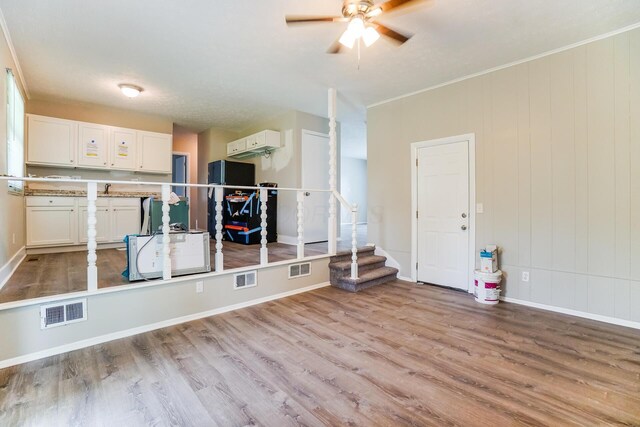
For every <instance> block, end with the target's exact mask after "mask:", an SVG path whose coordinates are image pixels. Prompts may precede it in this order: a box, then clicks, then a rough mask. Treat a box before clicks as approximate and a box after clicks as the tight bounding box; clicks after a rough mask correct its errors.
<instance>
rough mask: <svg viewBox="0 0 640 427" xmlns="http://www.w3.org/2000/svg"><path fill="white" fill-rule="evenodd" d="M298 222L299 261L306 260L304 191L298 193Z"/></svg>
mask: <svg viewBox="0 0 640 427" xmlns="http://www.w3.org/2000/svg"><path fill="white" fill-rule="evenodd" d="M296 201H297V205H298V206H297V207H298V209H297V220H298V259H302V258H304V191H298V192H297V193H296Z"/></svg>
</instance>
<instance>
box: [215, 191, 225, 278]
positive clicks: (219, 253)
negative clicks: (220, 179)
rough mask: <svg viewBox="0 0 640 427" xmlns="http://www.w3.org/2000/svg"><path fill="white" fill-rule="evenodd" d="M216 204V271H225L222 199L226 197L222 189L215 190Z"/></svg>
mask: <svg viewBox="0 0 640 427" xmlns="http://www.w3.org/2000/svg"><path fill="white" fill-rule="evenodd" d="M214 195H215V202H216V257H215V261H214V262H215V270H216V271H223V270H224V264H223V263H224V258H223V256H222V199H223V197H224V191H223V189H222V188H221V187H216V188H215V192H214Z"/></svg>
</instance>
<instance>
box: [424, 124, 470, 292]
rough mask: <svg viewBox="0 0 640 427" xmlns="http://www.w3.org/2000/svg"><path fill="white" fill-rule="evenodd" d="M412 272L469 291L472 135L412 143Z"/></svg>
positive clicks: (432, 280)
mask: <svg viewBox="0 0 640 427" xmlns="http://www.w3.org/2000/svg"><path fill="white" fill-rule="evenodd" d="M411 162H412V165H411V171H412V172H411V175H412V177H411V190H412V192H411V196H412V197H411V206H412V220H411V229H412V233H411V236H412V237H411V239H412V242H411V262H412V269H411V271H412V273H411V278H412V280H413V281H416V282H425V283H430V284H434V285H440V286H446V287H451V288H457V289H463V290H466V291H468V292H473V270H474V268H475V234H476V232H475V230H476V227H475V225H476V224H475V198H476V196H475V136H474V135H473V134H468V135H460V136H454V137H449V138H442V139H436V140H430V141H423V142H416V143H413V144H411Z"/></svg>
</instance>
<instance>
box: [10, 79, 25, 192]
mask: <svg viewBox="0 0 640 427" xmlns="http://www.w3.org/2000/svg"><path fill="white" fill-rule="evenodd" d="M7 175H10V176H19V177H23V176H24V100H23V99H22V94H21V93H20V90H19V89H18V85H17V84H16V79H15V77H14V76H13V72H12V71H11V70H9V69H7ZM23 189H24V182H23V181H9V192H11V193H22V190H23Z"/></svg>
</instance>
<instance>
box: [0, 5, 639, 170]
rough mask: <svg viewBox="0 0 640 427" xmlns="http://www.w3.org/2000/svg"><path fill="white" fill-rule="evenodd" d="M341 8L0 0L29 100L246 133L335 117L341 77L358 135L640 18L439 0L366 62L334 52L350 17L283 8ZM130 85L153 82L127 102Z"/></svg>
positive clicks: (328, 9) (619, 12) (344, 113)
mask: <svg viewBox="0 0 640 427" xmlns="http://www.w3.org/2000/svg"><path fill="white" fill-rule="evenodd" d="M341 4H342V2H341V1H340V0H269V1H265V0H242V1H237V0H216V1H212V0H189V1H184V0H135V1H132V0H126V1H125V0H109V1H103V0H55V1H42V0H0V8H1V9H2V12H3V13H4V17H5V20H6V22H7V25H8V28H9V31H10V34H11V37H12V39H13V43H14V45H15V48H16V52H17V55H18V59H19V61H20V63H21V66H22V69H23V72H24V75H25V79H26V82H27V85H28V88H29V91H30V95H31V97H32V98H43V99H47V98H63V99H67V100H72V101H73V100H75V101H81V102H91V103H97V104H103V105H109V106H114V107H120V108H126V109H132V110H137V111H141V112H146V113H152V114H158V115H162V116H166V117H170V118H171V119H173V120H174V121H175V122H176V123H177V124H180V125H182V126H186V127H189V128H191V129H193V130H197V131H199V130H203V129H205V128H208V127H211V126H217V127H222V128H227V129H235V130H242V129H243V128H245V127H246V126H248V125H249V124H250V123H252V122H254V121H255V120H259V119H262V118H265V117H268V116H272V115H275V114H278V113H280V112H282V111H284V110H288V109H298V110H302V111H306V112H309V113H313V114H318V115H323V116H326V108H327V107H326V105H327V88H328V87H329V86H334V87H336V88H337V89H338V92H339V104H338V110H339V119H340V120H342V121H343V122H346V123H353V124H354V125H353V127H352V129H354V131H353V132H349V133H350V134H352V135H353V138H352V139H353V140H354V141H356V140H358V139H362V133H361V131H362V130H363V129H364V126H363V123H364V120H365V113H366V110H365V106H366V105H369V104H372V103H376V102H379V101H382V100H385V99H388V98H392V97H396V96H399V95H402V94H406V93H409V92H413V91H416V90H420V89H423V88H426V87H429V86H432V85H436V84H439V83H442V82H446V81H449V80H452V79H455V78H459V77H462V76H465V75H469V74H473V73H476V72H479V71H482V70H486V69H489V68H493V67H496V66H499V65H502V64H505V63H509V62H512V61H515V60H519V59H523V58H526V57H529V56H532V55H536V54H539V53H542V52H545V51H549V50H552V49H555V48H559V47H562V46H566V45H569V44H572V43H575V42H578V41H581V40H585V39H587V38H590V37H593V36H596V35H600V34H604V33H607V32H610V31H613V30H616V29H619V28H622V27H625V26H628V25H631V24H634V23H636V22H640V0H589V1H585V0H562V1H558V0H527V1H522V0H432V1H431V2H430V3H428V4H426V5H419V6H416V7H411V8H407V9H405V10H403V11H400V12H397V13H395V14H393V15H389V16H388V17H386V18H385V19H384V20H381V22H383V23H385V24H387V25H389V26H391V27H393V28H397V29H401V30H405V31H408V32H411V33H414V34H415V36H414V37H413V38H412V39H411V40H410V41H409V42H408V43H406V44H405V45H404V46H402V47H400V48H398V47H395V46H394V45H392V44H391V43H389V42H387V41H384V40H383V41H380V42H378V43H376V44H375V45H373V46H372V47H370V48H367V49H365V50H363V52H362V59H361V64H360V69H359V70H358V68H357V61H356V55H355V52H350V53H349V54H344V55H327V54H325V51H326V49H327V47H328V46H329V45H330V44H331V43H332V42H333V41H334V40H335V39H336V38H337V37H338V35H339V34H340V32H341V31H342V29H343V28H344V25H345V24H338V23H335V24H334V23H332V24H319V25H310V26H297V27H291V28H288V27H287V26H286V25H285V23H284V15H285V14H337V13H339V10H340V8H341ZM122 82H130V83H135V84H138V85H140V86H143V87H144V88H145V92H144V93H143V95H142V96H140V97H139V98H136V99H134V100H129V99H125V98H124V97H123V96H122V95H121V94H120V93H119V91H118V90H117V84H118V83H122ZM358 129H360V134H359V133H358V131H357V130H358ZM345 142H348V141H345ZM347 149H348V147H347ZM352 154H353V155H354V157H362V155H361V154H362V152H354V153H352Z"/></svg>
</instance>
